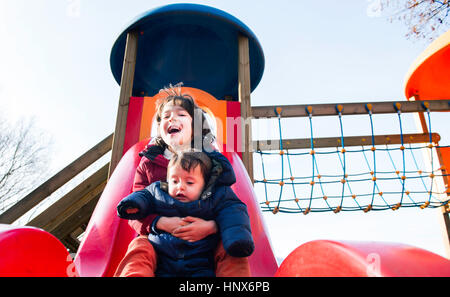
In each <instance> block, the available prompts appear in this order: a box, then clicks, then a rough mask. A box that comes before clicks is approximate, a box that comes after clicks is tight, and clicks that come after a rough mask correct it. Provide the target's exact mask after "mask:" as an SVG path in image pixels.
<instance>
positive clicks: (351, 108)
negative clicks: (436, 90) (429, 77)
mask: <svg viewBox="0 0 450 297" xmlns="http://www.w3.org/2000/svg"><path fill="white" fill-rule="evenodd" d="M424 102H427V103H428V107H429V109H430V111H450V100H432V101H420V102H419V101H384V102H373V103H367V102H360V103H342V104H304V105H274V106H254V107H252V111H251V112H252V115H253V117H254V118H255V119H258V118H273V117H277V116H278V115H277V114H276V112H275V110H276V109H277V108H278V109H279V110H280V111H281V117H282V118H289V117H307V116H309V114H308V112H307V108H311V110H312V116H314V117H316V116H333V115H337V114H338V112H337V110H336V107H337V106H342V112H341V114H342V115H359V114H361V115H362V114H368V113H369V112H368V110H367V109H366V106H367V105H368V104H370V105H371V107H372V113H373V114H380V113H397V109H396V108H395V105H396V104H400V106H399V107H400V110H401V112H402V113H411V112H424V111H425V110H426V108H425V107H424ZM280 108H281V109H280Z"/></svg>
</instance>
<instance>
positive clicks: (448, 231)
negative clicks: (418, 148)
mask: <svg viewBox="0 0 450 297" xmlns="http://www.w3.org/2000/svg"><path fill="white" fill-rule="evenodd" d="M410 100H411V101H420V99H419V95H415V96H414V98H410ZM416 122H419V124H420V127H421V128H422V132H423V133H428V129H429V128H428V125H427V121H426V119H425V115H424V113H423V112H418V113H417V117H416ZM436 153H437V155H438V160H439V164H440V168H445V167H443V166H444V161H443V159H442V154H441V152H440V150H439V149H438V148H437V149H436ZM425 158H426V159H428V160H429V161H430V162H431V158H429V157H428V154H425ZM441 171H442V169H441ZM444 173H445V172H442V175H443V180H444V184H445V187H446V188H447V187H448V177H447V176H446V175H445V174H444ZM447 195H448V193H447ZM439 221H440V222H441V225H442V238H443V241H444V246H445V251H446V254H447V258H448V259H450V218H449V209H448V205H447V206H442V207H440V212H439Z"/></svg>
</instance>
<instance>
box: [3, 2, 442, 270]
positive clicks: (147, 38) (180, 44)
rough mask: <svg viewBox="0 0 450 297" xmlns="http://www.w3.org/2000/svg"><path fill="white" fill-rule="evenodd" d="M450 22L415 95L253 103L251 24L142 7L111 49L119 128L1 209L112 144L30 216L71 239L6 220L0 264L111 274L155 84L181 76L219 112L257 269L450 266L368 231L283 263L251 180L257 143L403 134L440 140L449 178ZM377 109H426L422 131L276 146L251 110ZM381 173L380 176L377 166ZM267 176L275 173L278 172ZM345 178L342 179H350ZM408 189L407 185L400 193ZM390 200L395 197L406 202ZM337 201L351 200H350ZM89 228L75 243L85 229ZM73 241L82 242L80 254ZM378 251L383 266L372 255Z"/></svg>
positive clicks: (256, 52)
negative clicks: (258, 137) (445, 130)
mask: <svg viewBox="0 0 450 297" xmlns="http://www.w3.org/2000/svg"><path fill="white" fill-rule="evenodd" d="M449 33H450V32H447V34H445V35H444V36H443V37H441V38H440V39H439V40H437V41H436V42H435V43H433V44H432V45H431V46H430V48H429V49H427V51H426V52H425V53H424V55H423V56H421V57H419V59H418V61H417V62H415V64H414V65H413V66H412V69H411V71H410V74H409V78H408V79H407V84H406V86H405V90H406V97H407V99H414V101H410V102H405V101H401V102H378V103H349V104H325V105H295V106H268V107H252V106H251V103H250V94H251V92H252V91H253V90H254V89H255V88H256V87H257V85H258V83H259V81H260V79H261V77H262V74H263V70H264V56H263V52H262V47H261V45H260V44H259V42H258V40H257V38H256V36H255V35H254V34H253V32H252V31H251V30H250V29H249V28H248V27H247V26H246V25H245V24H243V23H242V22H241V21H239V20H237V19H236V18H234V17H232V16H230V15H229V14H227V13H225V12H223V11H220V10H217V9H213V8H211V7H207V6H202V5H191V4H175V5H168V6H164V7H161V8H158V9H154V10H151V11H149V12H146V13H144V14H143V15H141V16H139V17H138V18H137V19H136V20H135V21H133V22H132V23H131V25H129V26H128V27H127V28H126V29H125V30H124V32H123V33H122V34H121V35H120V36H119V38H118V39H117V41H116V43H115V44H114V47H113V49H112V53H111V69H112V72H113V75H114V77H115V79H116V81H117V82H118V83H119V84H120V86H121V89H120V98H119V107H118V115H117V122H116V128H115V132H114V136H112V135H111V136H109V137H107V138H106V139H105V140H103V141H102V142H101V143H99V145H97V146H96V147H94V148H93V149H92V150H91V151H89V152H88V153H86V154H85V155H83V156H82V157H80V158H79V159H77V160H76V161H74V162H73V163H72V164H70V165H69V166H68V167H67V168H66V169H64V170H63V171H62V172H60V173H59V174H57V175H55V176H54V177H53V178H52V179H50V180H49V181H48V182H46V183H45V184H43V185H42V186H41V187H39V188H37V189H36V190H35V191H33V192H32V193H30V195H28V196H27V197H25V198H24V199H22V200H21V201H20V202H19V203H18V204H17V205H15V206H13V207H12V208H11V209H8V210H7V211H5V212H4V213H2V214H0V223H7V224H10V223H12V222H14V221H15V220H16V219H17V218H18V217H19V216H20V214H23V213H24V212H25V211H26V210H28V209H31V208H32V207H33V206H34V205H36V204H37V202H39V201H41V200H42V199H44V198H45V197H46V196H48V195H49V193H51V192H52V191H54V190H55V189H56V188H58V186H60V185H62V184H64V183H65V181H67V179H68V178H71V177H73V176H74V175H75V174H76V173H77V172H79V171H80V170H82V169H84V168H86V167H87V166H88V165H89V164H91V163H92V162H93V161H94V160H96V159H98V158H99V157H100V156H102V155H104V154H105V153H106V152H108V151H109V149H110V148H111V150H112V152H111V162H110V163H109V164H107V165H105V166H103V167H102V168H101V169H100V170H99V171H98V172H96V173H95V174H93V175H92V176H91V177H89V178H88V179H87V180H86V181H85V182H83V183H82V184H80V185H79V186H78V187H77V188H76V189H74V190H73V191H71V192H70V193H68V194H67V195H66V196H64V197H63V198H62V199H60V200H59V201H58V202H57V203H55V204H54V205H52V206H51V207H49V209H48V210H46V211H45V212H44V213H43V214H42V215H39V216H38V217H36V218H35V219H33V220H32V221H31V222H30V223H29V225H30V226H37V227H41V228H43V229H44V230H46V231H51V233H52V234H53V235H55V236H56V237H58V238H60V239H61V242H62V243H63V244H61V242H60V241H59V240H57V239H56V238H55V237H54V236H53V235H51V234H49V233H48V232H46V231H43V230H41V229H37V228H32V227H12V226H7V225H0V226H1V228H0V254H1V255H2V256H1V257H2V262H1V265H0V275H3V276H5V275H28V276H49V275H58V276H111V275H112V274H113V273H114V271H115V268H116V267H117V264H118V263H119V261H120V259H121V258H122V256H123V255H124V253H125V251H126V248H127V246H128V243H129V242H130V241H131V239H132V238H133V237H134V236H135V235H136V234H135V232H134V231H133V230H132V229H131V228H130V227H129V226H128V222H127V221H124V220H120V219H119V218H118V217H117V215H116V211H115V208H116V205H117V203H118V202H119V201H120V200H121V199H122V198H123V197H124V196H126V195H127V194H128V193H129V192H130V191H131V186H132V182H133V177H134V171H135V169H136V167H137V165H138V163H139V156H138V153H139V152H140V151H141V150H142V149H143V148H144V146H145V145H146V144H147V143H148V141H149V138H150V137H151V125H152V123H153V115H154V102H155V100H157V99H158V96H160V95H158V94H157V93H158V90H159V89H160V88H161V87H162V86H164V85H167V84H168V83H173V82H178V81H183V82H184V83H185V85H186V87H184V88H183V92H185V93H188V94H191V95H192V96H193V97H194V98H195V99H196V101H197V103H198V104H199V106H200V107H202V108H203V109H204V110H205V111H206V112H207V113H208V114H209V115H210V116H211V118H212V119H214V121H215V127H216V129H217V142H218V148H219V149H220V150H221V151H222V152H223V153H224V155H225V156H226V157H227V158H228V159H229V160H230V162H231V164H232V166H233V168H234V170H235V173H236V176H237V183H236V184H235V185H234V186H233V190H234V191H235V192H236V193H239V197H240V198H241V199H242V200H243V202H245V203H246V204H247V206H248V209H249V214H250V218H251V227H252V232H253V236H254V240H255V246H256V249H255V252H254V254H253V255H252V256H251V257H250V259H249V260H250V266H251V272H252V275H253V276H275V275H276V276H319V275H328V276H330V275H336V276H344V275H345V276H449V275H450V262H449V261H448V260H447V259H445V258H442V257H440V256H438V255H435V254H433V253H430V252H427V251H424V250H421V249H418V248H414V247H410V246H405V245H400V244H390V245H388V244H382V243H364V242H360V243H354V242H336V241H314V242H310V243H307V244H304V245H302V246H300V247H299V248H297V249H296V250H294V251H293V252H292V253H291V254H290V255H289V256H288V257H287V258H286V259H285V260H284V261H283V263H282V264H281V266H280V267H278V265H277V263H276V261H275V257H274V254H273V251H272V248H271V246H270V242H269V238H268V236H267V230H266V227H265V226H264V222H263V219H262V216H261V211H260V206H259V204H258V199H257V197H256V195H255V192H254V190H253V183H252V182H253V180H254V177H253V151H254V149H255V151H258V152H262V151H265V150H276V151H277V154H279V155H280V158H282V160H283V158H285V157H288V156H289V152H288V151H287V150H289V149H296V148H305V149H308V150H309V153H308V156H311V158H312V160H313V162H314V154H315V153H311V152H312V151H314V150H315V149H318V148H320V147H339V151H338V152H337V154H339V153H342V155H345V154H344V152H342V150H345V149H346V148H347V147H349V146H352V145H357V146H360V145H366V146H369V147H370V146H372V147H374V146H375V145H379V144H384V143H386V142H388V143H390V144H399V145H401V146H404V145H406V144H407V143H426V144H427V145H429V147H428V149H429V150H431V151H433V150H434V151H436V154H437V156H438V159H439V162H440V164H441V165H440V166H439V167H438V168H435V169H436V170H439V171H441V172H440V174H439V175H438V174H437V173H436V174H434V175H435V176H436V178H442V179H443V181H444V183H445V185H447V184H448V182H447V174H446V168H448V166H450V161H449V160H450V152H449V149H448V148H447V147H441V146H439V145H438V142H439V135H437V134H433V133H432V131H431V128H429V125H427V118H426V115H427V114H428V113H429V112H431V111H433V112H434V111H449V110H450V107H449V101H448V100H445V98H449V95H450V94H449V93H450V90H449V87H448V86H450V81H448V80H449V79H448V78H446V77H450V76H449V75H447V76H446V75H445V74H441V73H443V70H442V69H446V70H447V71H448V69H449V67H448V66H449V65H448V63H450V57H449V55H450V46H449V40H450V34H449ZM154 41H158V42H157V43H155V42H154ZM444 62H445V63H446V64H445V63H444ZM442 65H443V66H442ZM436 67H443V68H442V69H441V68H439V69H440V70H439V71H438V73H440V75H439V76H438V77H430V75H431V74H430V73H436ZM430 69H431V70H430ZM441 70H442V71H441ZM155 94H156V95H155ZM399 111H400V112H399ZM377 113H398V114H399V115H400V113H417V114H418V117H419V119H420V121H421V125H422V127H423V133H419V134H414V135H409V134H408V135H404V134H399V135H389V136H387V137H388V138H389V139H388V140H387V139H386V136H379V135H378V136H375V135H374V134H372V135H366V136H364V137H345V136H344V135H343V134H342V135H341V136H340V137H336V138H328V139H315V138H314V137H313V135H311V137H310V138H309V139H282V137H280V139H279V140H273V141H272V142H271V143H272V145H271V146H270V147H268V146H264V145H266V144H267V142H261V141H255V142H253V141H252V137H251V133H250V131H251V121H248V120H246V119H251V118H252V117H253V118H270V117H275V118H278V119H279V118H282V117H283V118H285V117H298V116H304V117H309V118H310V119H311V118H312V117H316V116H324V115H336V116H339V117H341V116H343V115H348V114H370V115H371V114H377ZM244 122H245V123H244ZM236 127H237V128H236ZM362 139H365V140H364V143H361V142H362ZM273 143H275V144H278V146H276V145H275V146H274V145H273ZM344 145H345V146H344ZM404 150H405V149H402V150H401V151H404ZM373 151H374V150H372V152H373ZM312 168H315V167H314V165H313V167H312ZM434 171H435V170H434V169H433V170H432V171H431V173H430V174H432V173H434ZM345 174H346V173H345V170H344V172H343V175H342V179H340V180H344V181H345V179H346V178H347V177H346V176H345ZM405 175H406V174H405V173H403V175H399V176H400V179H401V180H403V181H404V180H405V179H402V176H405ZM372 176H374V177H377V176H376V171H375V170H374V174H373V175H372ZM291 177H292V175H291V176H288V177H287V181H286V182H284V179H285V177H282V178H281V179H280V180H277V181H275V182H276V183H278V184H279V183H280V182H283V184H280V186H281V188H283V185H284V186H286V185H287V184H289V182H294V180H291ZM310 177H312V178H313V180H312V182H318V181H317V180H315V179H314V177H317V175H315V174H314V173H313V174H312V176H310ZM378 177H379V176H378ZM106 181H107V182H106ZM255 182H256V180H255ZM262 182H263V183H270V181H269V180H265V181H264V180H262ZM308 183H309V182H308ZM347 184H348V183H347ZM313 185H314V184H312V185H311V186H313ZM342 185H343V188H344V186H346V185H345V182H343V183H342ZM374 189H375V186H374ZM311 192H312V191H311ZM430 192H431V191H430ZM373 193H375V192H374V191H373V192H372V194H373ZM398 194H399V193H398ZM404 194H406V191H405V189H404V187H403V189H402V191H401V193H400V195H401V196H403V195H404ZM444 194H446V193H444ZM276 196H277V198H278V197H280V198H279V199H278V200H277V201H274V202H275V203H273V204H272V202H270V201H269V200H268V199H266V201H265V202H264V203H263V205H262V206H263V208H264V205H266V206H267V207H268V210H269V211H272V212H282V211H283V210H284V209H283V208H282V205H281V202H282V201H281V193H280V195H279V196H278V193H277V194H276ZM80 197H81V198H80ZM428 197H431V194H430V196H427V198H428ZM341 198H342V199H343V198H344V195H343V194H342V196H341ZM311 201H312V199H309V200H308V202H311ZM266 202H269V203H268V204H267V203H266ZM427 202H428V204H427ZM416 204H417V205H416V206H417V207H421V206H423V207H424V208H426V207H441V208H442V219H443V220H444V221H445V223H446V225H447V229H446V230H445V231H446V234H447V237H448V236H449V230H450V224H449V219H448V212H449V209H448V208H449V205H448V198H447V199H446V200H442V201H441V203H439V204H436V203H434V202H433V201H431V200H430V199H427V200H426V201H423V202H421V203H416ZM272 205H275V206H272ZM387 206H389V208H391V209H392V208H395V207H397V208H399V207H403V206H405V205H402V203H400V205H397V204H395V205H390V204H389V205H387ZM94 208H95V210H94ZM61 209H63V211H61ZM375 209H376V205H375V204H367V205H364V207H360V209H359V210H361V211H370V210H375ZM58 210H59V211H58ZM328 210H329V211H334V212H339V211H341V210H342V211H345V210H346V209H345V207H343V205H341V207H340V208H339V206H336V207H329V209H328ZM298 211H300V212H303V213H305V214H307V213H309V212H313V211H314V209H313V208H312V207H309V209H308V207H301V208H299V209H298ZM91 213H92V216H91ZM87 222H89V223H87ZM83 232H84V236H83V239H82V242H81V244H80V245H79V246H78V243H77V242H76V237H77V235H79V234H81V233H83ZM38 243H39V244H38ZM37 246H39V248H37ZM66 248H69V249H71V250H72V251H73V252H75V251H76V256H75V259H74V261H72V258H71V256H70V254H69V253H68V252H67V251H66ZM24 255H27V257H24ZM3 259H5V261H4V260H3ZM6 260H7V261H6ZM378 260H381V261H378ZM43 263H46V265H44V264H43ZM374 263H375V264H377V265H378V264H379V265H380V266H379V267H375V266H374ZM18 264H20V265H18Z"/></svg>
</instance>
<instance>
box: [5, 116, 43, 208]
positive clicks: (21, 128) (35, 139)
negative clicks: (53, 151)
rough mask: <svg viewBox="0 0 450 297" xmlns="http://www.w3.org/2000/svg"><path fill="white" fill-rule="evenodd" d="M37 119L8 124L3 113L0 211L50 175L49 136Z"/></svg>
mask: <svg viewBox="0 0 450 297" xmlns="http://www.w3.org/2000/svg"><path fill="white" fill-rule="evenodd" d="M35 127H36V126H35V125H34V120H19V121H18V122H17V123H16V124H14V125H13V124H11V123H8V122H7V121H6V120H5V119H3V118H2V117H1V115H0V213H1V212H3V211H4V210H6V209H8V208H9V207H10V206H12V205H13V204H14V203H16V202H17V201H18V200H19V199H20V198H22V196H23V195H24V194H26V193H27V192H28V191H30V190H31V189H33V188H35V187H36V186H37V185H38V183H39V182H42V180H43V179H45V178H46V177H47V176H48V172H49V169H48V166H47V165H48V160H49V156H48V151H49V146H50V141H49V138H48V137H47V136H46V135H45V134H44V133H43V132H39V131H37V128H35Z"/></svg>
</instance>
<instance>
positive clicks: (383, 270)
mask: <svg viewBox="0 0 450 297" xmlns="http://www.w3.org/2000/svg"><path fill="white" fill-rule="evenodd" d="M275 276H317V277H322V276H323V277H326V276H346V277H348V276H350V277H365V276H384V277H393V276H403V277H432V276H450V261H449V260H447V259H445V258H443V257H441V256H439V255H436V254H433V253H431V252H428V251H425V250H423V249H419V248H416V247H412V246H408V245H404V244H398V243H385V242H383V243H381V242H346V241H339V242H338V241H330V240H316V241H310V242H307V243H305V244H303V245H301V246H299V247H298V248H297V249H295V250H294V251H293V252H292V253H291V254H290V255H289V256H288V257H287V258H286V259H285V260H284V261H283V263H282V264H281V266H280V268H279V269H278V271H277V273H276V275H275Z"/></svg>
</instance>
